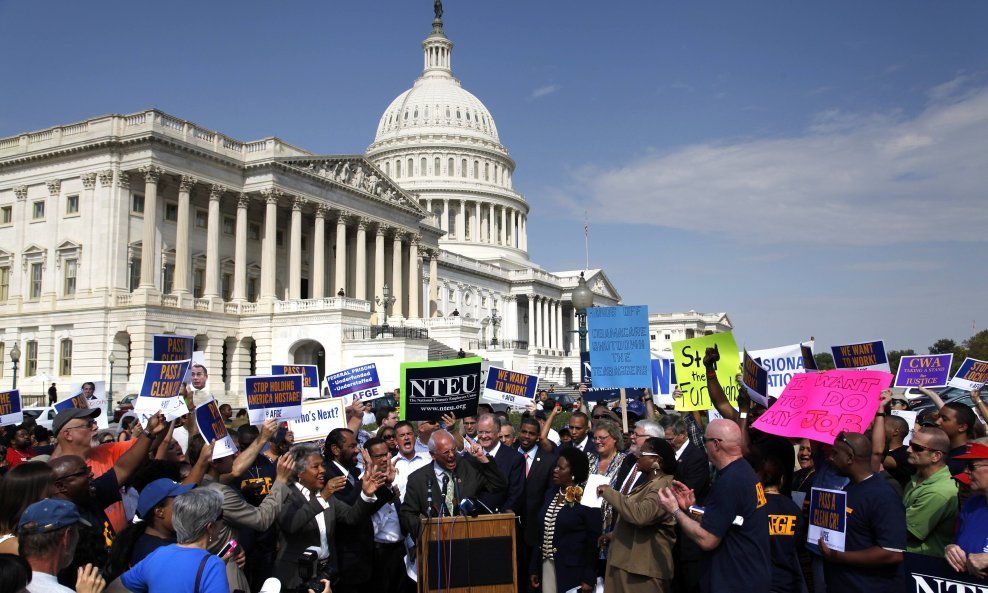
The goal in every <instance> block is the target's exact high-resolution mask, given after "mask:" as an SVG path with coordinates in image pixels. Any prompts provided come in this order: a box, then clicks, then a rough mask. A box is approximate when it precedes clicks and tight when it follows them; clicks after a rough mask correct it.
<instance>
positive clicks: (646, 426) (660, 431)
mask: <svg viewBox="0 0 988 593" xmlns="http://www.w3.org/2000/svg"><path fill="white" fill-rule="evenodd" d="M635 427H636V428H640V429H642V432H644V433H645V434H647V435H648V436H650V437H655V438H657V439H661V438H665V436H666V431H665V429H664V428H662V426H661V425H659V423H658V422H656V421H655V420H639V421H638V422H636V423H635Z"/></svg>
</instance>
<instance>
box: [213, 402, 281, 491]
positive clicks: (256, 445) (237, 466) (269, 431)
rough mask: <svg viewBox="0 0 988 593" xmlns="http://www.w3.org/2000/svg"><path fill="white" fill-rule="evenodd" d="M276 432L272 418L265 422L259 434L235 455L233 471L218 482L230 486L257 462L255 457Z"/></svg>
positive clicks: (276, 425)
mask: <svg viewBox="0 0 988 593" xmlns="http://www.w3.org/2000/svg"><path fill="white" fill-rule="evenodd" d="M277 430H278V421H277V420H275V419H273V418H268V419H267V420H265V421H264V424H262V425H261V434H260V435H258V437H257V438H256V439H254V442H253V443H251V444H250V446H249V447H247V448H246V449H244V450H243V451H242V452H241V453H240V455H237V458H236V459H234V460H233V469H231V470H230V473H228V474H223V475H222V476H220V482H222V483H224V484H230V483H231V482H233V481H234V480H236V479H237V478H238V477H240V476H241V475H243V473H244V472H245V471H247V470H248V468H250V467H251V466H252V465H254V462H255V461H257V455H258V454H259V453H260V452H261V449H263V448H264V445H266V444H267V443H268V441H270V440H271V437H272V436H274V433H275V432H276V431H277Z"/></svg>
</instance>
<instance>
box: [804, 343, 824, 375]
mask: <svg viewBox="0 0 988 593" xmlns="http://www.w3.org/2000/svg"><path fill="white" fill-rule="evenodd" d="M799 351H800V352H801V353H802V354H803V368H804V369H805V370H807V371H816V370H819V369H818V368H817V366H816V358H813V342H806V343H802V344H800V345H799Z"/></svg>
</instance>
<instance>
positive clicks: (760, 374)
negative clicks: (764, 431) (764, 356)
mask: <svg viewBox="0 0 988 593" xmlns="http://www.w3.org/2000/svg"><path fill="white" fill-rule="evenodd" d="M790 378H791V377H790ZM741 383H742V384H743V385H744V386H745V387H746V388H747V391H748V397H750V398H751V401H753V402H755V403H756V404H758V405H760V406H762V407H765V408H767V407H768V397H767V395H768V369H766V368H765V367H763V366H762V365H761V364H759V361H756V360H755V359H754V358H752V357H751V355H750V354H748V351H747V350H745V351H744V363H743V364H742V365H741ZM787 383H788V381H787Z"/></svg>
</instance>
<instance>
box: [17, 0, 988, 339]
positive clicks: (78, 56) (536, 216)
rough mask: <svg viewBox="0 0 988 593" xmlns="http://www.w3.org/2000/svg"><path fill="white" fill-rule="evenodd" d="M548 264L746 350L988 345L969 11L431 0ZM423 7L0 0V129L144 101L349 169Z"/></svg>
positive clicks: (409, 57) (985, 150)
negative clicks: (703, 323)
mask: <svg viewBox="0 0 988 593" xmlns="http://www.w3.org/2000/svg"><path fill="white" fill-rule="evenodd" d="M445 10H446V15H445V18H444V20H445V25H446V32H447V34H448V35H449V37H450V38H451V39H452V40H453V41H454V42H455V44H456V47H455V49H454V52H453V70H454V73H455V75H456V76H457V77H458V78H459V79H460V80H461V81H462V82H463V84H464V87H465V88H467V89H468V90H470V91H471V92H472V93H474V94H475V95H477V96H478V97H479V98H480V99H481V100H482V101H484V103H485V104H486V105H487V107H488V108H489V109H490V111H491V113H492V114H493V115H494V117H495V120H496V122H497V126H498V130H499V133H500V136H501V140H502V142H503V143H504V144H505V145H506V146H507V148H508V149H509V151H510V152H511V155H512V156H513V157H514V158H515V160H516V161H517V164H518V167H517V170H516V172H515V176H514V182H515V187H516V189H518V190H519V191H521V192H522V193H524V194H525V196H526V197H527V198H528V200H529V202H530V203H531V205H532V216H531V220H530V224H529V250H530V252H531V254H532V256H533V259H534V260H535V261H537V262H539V263H540V264H542V265H543V266H544V267H545V268H547V269H550V270H564V269H573V268H579V267H581V266H582V265H583V260H584V254H583V219H584V215H585V214H584V213H586V215H587V216H589V218H590V227H591V254H590V256H591V262H590V263H591V266H592V267H598V266H599V267H604V268H605V269H606V270H607V273H608V275H609V276H610V277H611V279H612V280H613V281H614V283H615V284H616V285H617V286H618V288H619V290H620V291H621V293H622V296H623V297H624V301H625V302H626V303H628V304H647V305H649V307H650V309H651V310H652V311H682V310H688V309H695V310H697V311H711V312H712V311H727V312H728V313H729V314H730V315H731V317H732V319H733V321H734V322H735V324H736V326H737V329H736V331H735V334H736V335H737V337H738V342H739V343H742V344H747V345H748V346H749V347H751V348H761V347H771V346H776V345H781V344H786V343H792V342H795V341H798V340H800V339H806V338H808V337H809V336H810V335H814V336H816V337H817V340H818V343H819V344H820V345H821V346H828V345H830V344H837V343H845V342H850V341H860V340H868V339H877V338H884V339H885V340H886V345H887V347H888V348H890V349H899V348H914V349H916V350H918V351H925V348H926V347H927V346H928V345H930V344H931V343H932V342H933V341H934V340H936V339H937V338H941V337H950V338H954V339H957V340H961V339H964V338H966V337H968V336H970V335H972V334H973V333H974V332H975V331H976V330H980V329H984V327H986V326H988V306H986V303H988V297H986V294H988V290H986V289H988V275H986V274H985V273H984V261H985V256H986V254H988V248H986V243H985V241H986V239H988V232H986V228H988V189H986V187H988V185H986V180H988V177H986V171H988V140H986V138H988V36H986V35H985V34H984V24H985V23H986V22H988V3H985V2H978V1H954V2H949V3H948V2H941V3H933V2H916V1H900V0H895V1H891V0H889V1H872V2H850V1H835V2H826V3H824V2H817V3H807V2H790V1H777V2H754V1H751V2H736V1H732V0H723V1H707V2H644V1H643V2H609V3H604V2H587V1H582V0H571V1H568V2H549V1H541V2H530V1H522V0H501V1H499V2H478V1H476V0H472V1H471V0H447V2H445ZM431 18H432V2H430V1H428V0H414V1H413V0H401V1H397V0H396V1H380V2H371V1H362V2H346V3H344V2H315V1H312V2H252V1H238V2H232V1H231V2H224V1H219V0H217V1H211V2H157V3H150V2H86V3H82V2H68V1H62V2H56V1H37V2H23V1H22V2H16V1H11V0H6V1H0V39H3V40H4V51H3V53H2V57H0V64H2V68H3V69H2V72H3V85H2V88H3V91H2V92H0V136H8V135H14V134H17V133H19V132H23V131H29V130H34V129H40V128H45V127H48V126H52V125H56V124H64V123H70V122H73V121H78V120H82V119H86V118H89V117H93V116H96V115H101V114H105V113H130V112H134V111H140V110H142V109H145V108H148V107H156V108H159V109H162V110H164V111H166V112H168V113H171V114H173V115H176V116H178V117H181V118H184V119H188V120H191V121H194V122H196V123H198V124H200V125H202V126H205V127H207V128H211V129H215V130H219V131H221V132H223V133H225V134H227V135H229V136H232V137H234V138H238V139H241V140H252V139H257V138H261V137H264V136H270V135H274V136H278V137H280V138H282V139H284V140H285V141H287V142H290V143H292V144H296V145H298V146H301V147H303V148H306V149H308V150H312V151H315V152H320V153H327V154H338V153H361V152H363V151H364V150H365V149H366V147H367V146H368V145H369V144H370V143H371V141H372V140H373V135H374V131H375V128H376V125H377V121H378V118H379V117H380V114H381V113H382V112H383V110H384V109H385V107H387V105H388V104H389V103H390V101H391V100H392V99H393V98H394V97H395V96H397V95H398V94H399V93H401V92H402V91H403V90H405V89H406V88H408V87H409V86H410V85H411V83H412V81H413V80H414V79H415V77H416V76H418V74H419V71H420V70H421V65H422V57H421V50H420V43H421V41H422V39H424V37H425V36H426V35H427V34H428V32H429V30H430V23H431Z"/></svg>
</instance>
